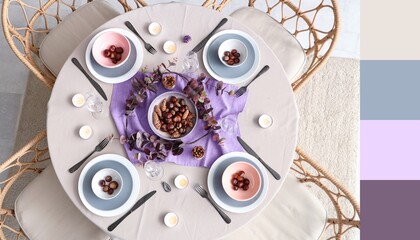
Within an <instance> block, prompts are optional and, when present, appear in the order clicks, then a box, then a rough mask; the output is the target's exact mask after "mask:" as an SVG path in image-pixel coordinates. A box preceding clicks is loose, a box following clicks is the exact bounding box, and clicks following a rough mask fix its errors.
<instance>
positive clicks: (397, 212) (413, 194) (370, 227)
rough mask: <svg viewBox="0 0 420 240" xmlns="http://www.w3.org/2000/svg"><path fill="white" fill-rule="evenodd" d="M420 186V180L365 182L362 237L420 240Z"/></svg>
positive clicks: (363, 187) (362, 186)
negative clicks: (419, 229) (419, 227)
mask: <svg viewBox="0 0 420 240" xmlns="http://www.w3.org/2000/svg"><path fill="white" fill-rule="evenodd" d="M417 169H418V168H417ZM419 189H420V181H361V196H362V199H361V211H360V212H361V215H362V217H361V230H362V231H361V238H360V239H374V240H376V239H380V240H396V239H404V240H405V239H419V237H418V235H419V233H418V225H419V224H418V222H419V220H418V219H419V216H420V207H419V203H420V191H419Z"/></svg>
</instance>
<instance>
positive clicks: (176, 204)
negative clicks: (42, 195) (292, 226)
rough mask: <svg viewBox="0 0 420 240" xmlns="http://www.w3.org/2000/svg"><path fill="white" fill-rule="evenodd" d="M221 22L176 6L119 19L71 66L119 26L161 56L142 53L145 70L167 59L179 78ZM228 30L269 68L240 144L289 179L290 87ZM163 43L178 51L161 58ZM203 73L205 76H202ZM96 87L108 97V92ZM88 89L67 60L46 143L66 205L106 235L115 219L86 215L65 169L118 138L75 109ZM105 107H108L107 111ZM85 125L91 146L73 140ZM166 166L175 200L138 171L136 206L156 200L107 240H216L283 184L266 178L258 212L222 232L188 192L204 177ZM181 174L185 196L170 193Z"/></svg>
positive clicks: (268, 55) (274, 65)
mask: <svg viewBox="0 0 420 240" xmlns="http://www.w3.org/2000/svg"><path fill="white" fill-rule="evenodd" d="M223 17H226V16H224V15H223V14H221V13H218V12H216V11H213V10H210V9H206V8H203V7H199V6H192V5H185V4H179V3H171V4H161V5H154V6H150V7H146V8H140V9H137V10H134V11H131V12H128V13H126V14H123V15H120V16H118V17H117V18H114V19H112V20H111V21H109V22H107V23H106V24H104V25H103V26H101V27H100V28H98V29H97V30H96V31H95V32H93V33H92V34H91V36H89V37H88V38H87V39H85V40H84V41H83V42H82V43H81V44H80V45H79V47H78V48H76V49H75V50H74V52H73V54H72V55H71V56H70V58H71V57H76V58H78V59H79V60H80V62H81V63H82V65H83V66H84V67H85V68H86V65H85V60H84V54H85V49H86V46H87V44H88V42H89V40H90V39H91V37H92V36H94V35H95V33H97V32H99V31H101V30H103V29H106V28H111V27H120V28H125V26H124V24H123V23H124V21H126V20H130V21H131V22H132V23H133V25H134V26H135V27H136V29H138V31H139V32H140V34H141V35H142V36H143V37H144V38H145V39H146V41H148V42H150V43H151V44H152V45H153V46H155V48H156V49H157V50H158V53H157V54H155V55H151V54H149V53H148V52H147V51H145V54H144V55H145V57H144V65H147V66H149V67H150V68H151V67H153V66H156V65H157V64H159V63H161V62H162V61H165V62H166V61H167V60H168V59H171V58H172V57H178V60H179V62H178V65H177V69H176V70H178V71H181V70H182V63H181V61H182V59H183V56H185V53H186V52H187V51H189V50H191V49H192V48H193V47H194V46H195V45H196V44H197V43H198V42H199V41H200V40H201V39H203V38H204V36H206V35H207V34H208V33H209V32H210V31H211V30H212V29H213V27H214V26H216V25H217V23H218V22H219V21H220V20H221V19H222V18H223ZM228 18H229V17H228ZM152 21H156V22H159V23H160V24H161V25H162V27H163V30H162V32H161V33H160V35H158V36H151V35H150V34H148V33H147V26H148V24H149V23H150V22H152ZM225 29H238V30H242V31H244V32H246V33H248V34H250V35H251V36H252V37H253V38H254V39H255V40H256V41H257V43H258V45H259V48H260V52H261V62H260V66H259V67H258V69H261V68H262V67H263V66H264V65H265V64H268V65H270V67H271V69H270V70H269V71H268V72H267V73H265V74H264V75H263V76H262V77H261V79H258V80H257V81H255V82H254V83H253V84H252V85H251V87H250V88H249V91H250V92H249V96H248V101H247V104H246V107H245V110H244V111H243V112H242V113H241V114H240V115H239V125H240V127H241V134H242V137H243V139H245V140H246V141H247V142H248V143H249V145H251V146H252V147H253V148H254V150H255V151H256V152H258V153H259V154H260V156H261V157H262V158H263V159H264V160H265V161H266V162H267V163H268V164H269V165H270V166H272V167H273V168H274V169H275V170H276V171H277V172H279V173H280V175H281V176H286V174H287V172H288V170H289V168H290V165H291V163H292V156H293V152H294V149H295V146H296V136H297V122H298V117H299V116H298V111H297V107H296V103H295V99H294V95H293V92H292V89H291V87H290V84H289V81H288V79H287V78H286V76H285V73H284V70H283V68H282V65H281V63H280V62H279V61H278V60H277V58H276V57H275V56H274V54H273V53H272V51H271V50H270V48H269V47H268V46H267V45H266V44H265V42H264V41H263V40H262V39H261V38H259V37H258V36H257V35H255V34H254V33H253V32H252V31H251V30H249V29H248V28H247V27H246V26H243V25H242V24H241V23H240V22H237V21H236V20H235V19H233V18H229V21H228V22H227V23H226V24H225V25H224V26H223V27H222V28H221V30H225ZM186 34H188V35H191V36H192V41H191V42H189V43H188V44H185V43H182V37H183V36H184V35H186ZM166 40H173V41H175V42H176V43H177V45H178V49H177V51H176V53H175V54H174V55H166V54H165V53H164V52H163V49H162V45H163V43H164V42H165V41H166ZM199 57H200V58H201V52H199ZM201 66H202V64H201ZM86 69H87V68H86ZM201 70H202V71H204V72H205V70H204V69H201ZM98 82H99V81H98ZM99 83H100V85H101V86H102V88H103V89H104V90H105V92H106V94H107V96H108V97H110V96H111V93H112V85H111V84H106V83H102V82H99ZM92 89H93V87H92V86H91V85H90V83H89V82H88V81H87V79H86V78H85V77H84V76H83V74H82V73H81V72H80V71H79V70H78V69H77V68H76V67H75V66H74V65H73V64H72V63H71V61H70V59H68V60H67V62H66V63H65V65H64V66H63V68H62V70H61V72H60V74H59V76H58V78H57V81H56V83H55V86H54V89H53V92H52V95H51V99H50V101H49V104H48V119H47V131H48V143H49V149H50V154H51V159H52V162H53V165H54V169H55V171H56V173H57V176H58V178H59V180H60V182H61V184H62V186H63V188H64V190H65V191H66V193H67V194H68V196H69V198H70V199H71V200H72V201H73V202H74V204H75V205H76V207H77V208H78V209H79V210H80V211H81V212H82V213H83V214H84V215H85V216H86V217H87V218H88V219H90V220H91V221H92V222H94V223H95V224H96V225H98V226H99V227H100V228H102V229H103V230H104V231H106V232H107V230H106V228H107V227H108V226H109V225H110V224H111V223H112V222H114V221H115V220H116V219H118V218H119V217H120V216H115V217H100V216H97V215H95V214H93V213H91V212H90V211H89V210H87V208H86V207H85V206H84V205H83V204H82V202H81V200H80V198H79V194H78V191H77V183H78V178H79V174H80V172H81V169H79V170H78V171H77V172H76V173H74V174H69V173H68V169H69V168H70V167H71V166H72V165H74V164H75V163H76V162H78V161H79V160H81V159H82V158H84V157H85V156H86V154H87V153H89V152H90V151H92V150H93V148H94V147H95V146H96V145H97V144H98V143H99V142H100V141H101V140H102V139H103V138H104V137H105V136H107V135H109V134H110V133H114V135H117V130H116V128H115V126H114V123H113V120H112V119H111V117H110V116H109V117H108V118H104V119H100V120H98V119H95V118H93V117H92V115H91V113H90V112H89V111H88V110H87V109H85V108H75V107H73V106H72V104H71V97H72V96H73V95H74V94H75V93H85V92H88V91H89V90H92ZM109 103H110V101H107V102H106V105H107V106H106V107H108V105H109ZM263 113H265V114H269V115H271V116H272V117H273V119H274V123H273V125H272V126H271V127H270V128H268V129H262V128H260V127H259V126H258V123H257V119H258V117H259V116H260V115H261V114H263ZM85 124H87V125H90V126H92V128H93V132H94V134H93V136H92V137H91V138H90V139H89V140H82V139H81V138H80V137H79V135H78V130H79V128H80V127H81V126H82V125H85ZM104 153H116V154H120V155H123V156H125V155H126V154H125V152H124V150H123V147H122V146H121V145H120V143H119V142H118V141H113V142H111V143H110V144H109V145H108V146H107V147H106V148H105V149H104V150H103V151H102V152H100V153H95V154H94V155H93V156H92V158H93V157H95V156H98V155H101V154H104ZM163 166H164V170H165V176H164V177H163V179H162V180H164V181H167V182H170V183H171V185H172V189H173V190H172V192H170V193H166V192H164V190H163V189H162V187H161V183H160V181H156V182H153V181H150V180H148V179H147V178H146V176H145V174H144V171H143V169H142V168H141V167H140V166H137V170H138V173H139V175H140V179H141V189H140V194H139V196H138V198H140V197H141V196H143V195H144V194H146V193H148V192H150V191H152V190H157V193H156V194H155V196H153V197H152V199H150V200H149V201H148V202H146V203H145V204H144V205H143V206H141V207H140V208H139V209H137V210H136V211H135V212H133V213H132V214H131V215H130V216H129V217H128V218H126V220H125V221H124V222H123V223H122V224H121V225H119V226H118V227H117V228H116V229H115V230H114V231H113V232H112V233H110V235H114V236H116V237H118V238H121V239H127V240H134V239H142V240H144V239H147V240H150V239H193V240H199V239H217V238H221V237H223V236H226V235H227V234H229V233H231V232H233V231H234V230H236V229H238V228H239V227H240V226H242V225H244V224H245V223H246V222H248V221H249V220H251V219H252V218H253V217H254V216H256V215H258V213H259V212H260V211H261V210H262V209H263V208H264V207H265V206H267V204H269V203H270V201H271V200H272V198H273V197H274V196H275V194H276V193H277V192H278V191H279V189H280V187H281V186H282V183H283V181H284V179H285V178H282V179H281V180H280V181H276V180H275V179H274V178H273V177H272V176H271V175H269V190H268V194H267V196H266V198H265V200H264V201H263V202H262V204H261V205H260V206H259V207H258V208H257V209H255V210H253V211H251V212H248V213H243V214H237V213H230V212H227V213H228V215H229V216H230V217H231V219H232V223H231V224H226V223H225V222H224V221H223V220H222V218H221V217H220V216H219V214H218V213H217V212H216V211H215V210H214V209H213V207H212V206H211V205H210V203H209V202H208V201H207V200H205V199H203V198H201V197H200V196H199V195H198V194H197V193H196V192H195V191H194V189H193V187H192V186H193V185H194V184H197V183H198V184H201V185H203V186H204V187H206V188H207V172H208V169H206V168H196V167H184V166H178V165H175V164H169V163H165V164H163ZM178 174H184V175H186V176H188V178H189V180H190V185H189V186H188V187H187V188H186V189H183V190H179V189H176V188H175V187H174V186H173V179H174V177H175V176H176V175H178ZM167 212H175V213H176V214H177V215H178V216H179V224H178V225H177V226H176V227H175V228H167V227H166V226H165V225H164V223H163V216H164V214H165V213H167ZM75 231H77V229H75Z"/></svg>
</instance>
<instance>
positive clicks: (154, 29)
mask: <svg viewBox="0 0 420 240" xmlns="http://www.w3.org/2000/svg"><path fill="white" fill-rule="evenodd" d="M160 31H162V26H161V25H160V24H159V23H157V22H152V23H150V24H149V33H150V34H152V35H158V34H159V33H160Z"/></svg>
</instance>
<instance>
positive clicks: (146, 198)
mask: <svg viewBox="0 0 420 240" xmlns="http://www.w3.org/2000/svg"><path fill="white" fill-rule="evenodd" d="M155 193H156V191H155V190H153V191H151V192H149V193H148V194H146V195H144V196H143V197H142V198H140V199H139V200H138V201H137V202H136V204H134V206H133V207H132V208H131V209H130V211H128V212H126V213H125V214H124V215H123V216H122V217H120V218H119V219H118V220H117V221H115V222H114V223H113V224H111V225H109V227H108V231H110V232H112V230H114V229H115V228H116V227H117V226H118V225H119V224H120V223H121V222H122V221H123V220H124V219H125V218H126V217H127V216H128V215H130V214H131V213H132V212H134V211H135V210H136V209H137V208H139V207H140V206H141V205H142V204H143V203H145V202H146V201H147V200H149V198H151V197H152V196H153V195H154V194H155Z"/></svg>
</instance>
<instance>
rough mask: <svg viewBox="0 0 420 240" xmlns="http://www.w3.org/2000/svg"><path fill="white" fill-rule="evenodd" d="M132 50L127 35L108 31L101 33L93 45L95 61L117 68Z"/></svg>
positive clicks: (104, 65)
mask: <svg viewBox="0 0 420 240" xmlns="http://www.w3.org/2000/svg"><path fill="white" fill-rule="evenodd" d="M130 52H131V45H130V42H129V41H128V39H127V37H126V36H124V35H123V34H121V33H118V32H114V31H108V32H104V33H101V35H100V36H99V37H97V38H96V40H95V42H94V43H93V46H92V55H93V58H94V59H95V61H96V62H97V63H98V64H99V65H101V66H103V67H106V68H116V67H119V66H121V65H122V64H124V63H125V62H126V61H127V59H128V56H129V55H130Z"/></svg>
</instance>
